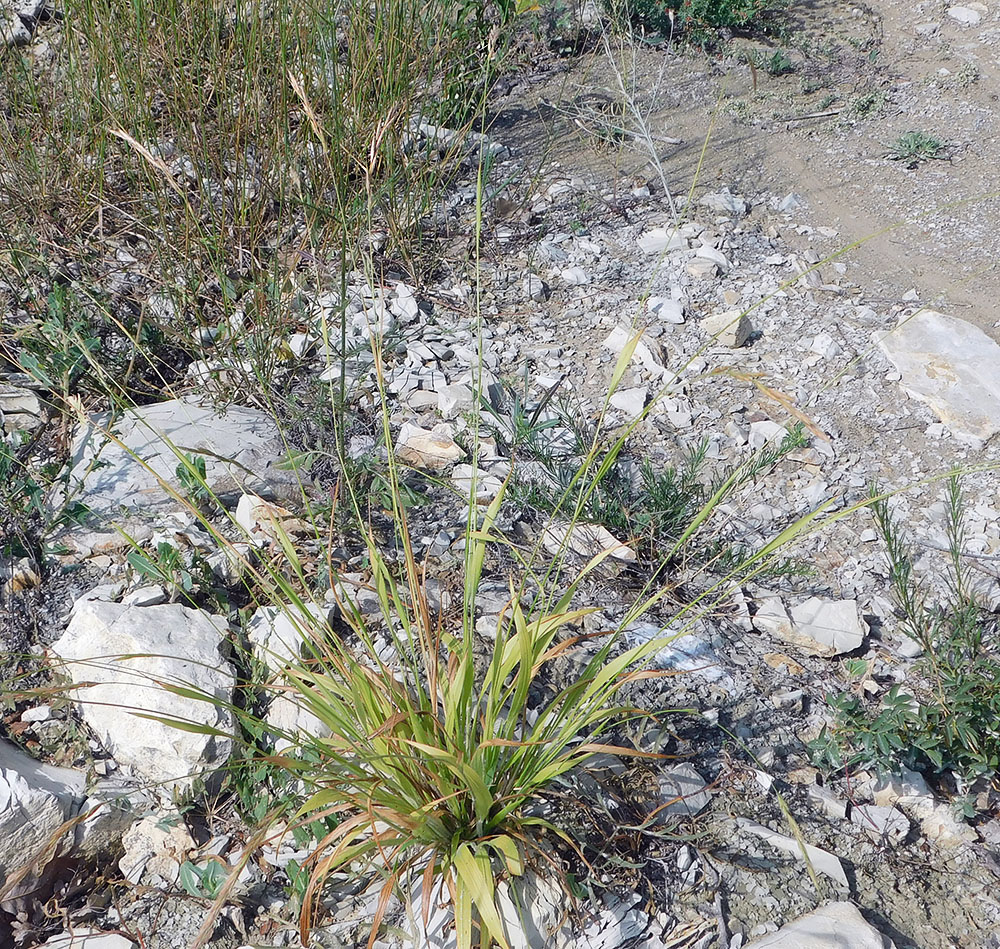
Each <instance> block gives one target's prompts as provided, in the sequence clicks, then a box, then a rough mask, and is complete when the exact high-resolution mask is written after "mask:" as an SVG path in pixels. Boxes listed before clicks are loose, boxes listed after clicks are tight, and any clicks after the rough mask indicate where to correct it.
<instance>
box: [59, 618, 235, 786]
mask: <svg viewBox="0 0 1000 949" xmlns="http://www.w3.org/2000/svg"><path fill="white" fill-rule="evenodd" d="M227 626H228V624H227V622H226V618H225V617H224V616H211V615H209V614H208V613H205V612H203V611H201V610H192V609H188V608H186V607H183V606H181V605H180V604H178V603H174V604H170V605H166V606H126V605H125V604H122V603H108V602H104V601H100V600H96V601H89V602H83V603H81V604H79V606H78V608H77V609H76V611H75V613H74V614H73V618H72V619H71V620H70V623H69V626H68V627H67V629H66V632H65V633H64V634H63V635H62V637H61V638H60V639H58V640H57V641H56V642H54V643H53V644H52V647H51V648H52V652H53V653H54V654H55V656H57V657H58V658H59V659H62V660H64V661H65V664H64V665H62V666H60V667H59V669H60V671H63V672H65V673H67V674H68V675H69V676H70V677H71V678H72V680H73V682H74V683H80V682H90V683H94V684H93V685H88V686H86V687H85V688H82V689H78V690H76V691H74V693H73V695H74V696H75V697H76V698H77V699H79V701H80V702H81V710H82V714H83V717H84V719H85V721H86V722H87V724H88V725H90V727H91V728H93V729H94V731H95V732H96V733H97V734H98V736H99V737H100V739H101V741H103V742H104V743H105V745H106V746H107V747H108V748H109V750H110V751H111V752H112V754H113V755H114V756H115V759H116V760H117V761H118V763H119V764H123V765H127V766H129V767H131V768H132V769H133V771H134V772H135V773H136V774H137V775H138V776H140V777H141V778H143V779H144V780H146V781H149V782H151V783H153V784H156V785H157V786H158V787H159V789H160V790H161V791H162V792H164V793H167V794H169V793H170V792H171V791H172V790H177V791H180V792H183V791H186V790H187V789H189V788H190V787H191V785H192V783H193V781H194V779H195V778H196V777H199V776H202V777H203V776H205V775H206V773H208V772H211V771H214V770H215V769H217V768H219V767H220V766H221V765H223V764H225V761H226V759H227V758H228V756H229V752H230V749H231V745H232V742H231V741H229V740H228V739H225V738H219V737H213V736H209V735H203V734H197V733H194V732H187V731H181V730H180V729H178V728H174V727H172V726H170V725H167V724H163V723H161V722H158V721H154V720H152V719H148V718H140V717H138V716H137V715H136V714H133V713H134V712H141V713H148V714H152V715H157V716H164V717H166V718H173V719H179V720H184V721H187V722H194V723H197V724H199V725H203V726H207V727H209V728H214V729H219V730H220V731H223V732H227V733H231V732H232V730H233V728H234V720H233V715H232V713H231V712H230V711H229V710H228V709H227V708H226V707H225V705H226V704H228V703H229V702H230V701H231V700H232V690H233V687H234V685H235V674H234V672H233V669H232V666H231V665H230V664H229V663H228V662H227V661H225V660H224V659H223V658H222V656H221V654H220V647H221V646H222V644H223V636H224V634H225V632H226V630H227ZM123 657H127V658H123ZM158 682H160V683H165V684H169V685H176V686H185V687H191V688H195V689H197V690H199V691H200V692H202V693H204V694H206V695H208V696H210V697H211V698H212V699H213V700H214V702H209V701H200V700H197V699H193V698H187V697H185V696H181V695H175V694H172V693H171V692H168V691H167V690H166V689H164V688H162V687H161V686H159V685H158V684H157V683H158Z"/></svg>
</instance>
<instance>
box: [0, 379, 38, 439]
mask: <svg viewBox="0 0 1000 949" xmlns="http://www.w3.org/2000/svg"><path fill="white" fill-rule="evenodd" d="M44 422H45V408H44V406H43V404H42V400H41V399H40V398H38V395H37V394H36V393H35V392H33V391H32V390H31V389H22V388H21V387H20V386H11V385H4V384H2V383H0V427H2V428H3V430H4V431H5V432H7V433H8V434H9V433H11V432H21V431H23V432H33V431H34V430H35V429H36V428H38V427H39V426H40V425H42V424H43V423H44Z"/></svg>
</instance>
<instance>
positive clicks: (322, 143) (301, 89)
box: [288, 69, 330, 157]
mask: <svg viewBox="0 0 1000 949" xmlns="http://www.w3.org/2000/svg"><path fill="white" fill-rule="evenodd" d="M288 83H289V85H290V86H291V87H292V92H294V93H295V95H296V98H298V100H299V102H301V103H302V108H303V109H304V110H305V113H306V118H307V119H308V120H309V127H310V128H311V129H312V130H313V135H315V136H316V139H317V141H318V142H319V147H320V148H322V149H323V155H324V157H328V156H329V153H330V151H329V149H328V148H327V145H326V136H325V135H324V134H323V126H322V125H321V124H320V121H319V117H318V116H317V115H316V110H315V109H314V108H313V107H312V103H311V102H310V101H309V97H308V96H307V95H306V90H305V86H304V85H303V84H302V80H301V79H299V77H298V76H296V75H295V73H293V72H292V71H291V70H290V69H289V70H288Z"/></svg>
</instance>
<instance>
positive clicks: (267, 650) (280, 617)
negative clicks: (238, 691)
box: [246, 603, 336, 671]
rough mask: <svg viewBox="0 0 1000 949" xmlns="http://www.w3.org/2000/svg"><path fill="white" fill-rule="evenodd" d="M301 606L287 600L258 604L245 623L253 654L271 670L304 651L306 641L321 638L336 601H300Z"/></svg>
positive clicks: (294, 660)
mask: <svg viewBox="0 0 1000 949" xmlns="http://www.w3.org/2000/svg"><path fill="white" fill-rule="evenodd" d="M303 606H304V607H305V611H304V612H303V611H302V610H300V609H299V608H298V607H297V606H294V605H293V604H291V603H286V604H284V605H282V606H261V607H259V608H258V609H257V611H256V612H255V613H254V614H253V616H252V617H250V622H249V623H247V626H246V634H247V639H249V640H250V642H251V644H252V645H253V646H254V650H255V652H256V655H257V658H258V659H259V660H260V661H261V662H263V663H264V664H265V665H267V666H270V667H271V668H272V669H274V670H275V671H277V669H279V668H280V667H281V666H284V665H286V664H287V663H290V662H296V661H298V659H300V658H301V657H302V656H303V655H307V654H308V647H307V644H308V643H309V642H310V641H315V640H322V639H323V638H324V637H325V636H326V635H327V634H328V633H329V632H330V622H331V620H332V619H333V615H334V613H335V612H336V604H331V603H326V604H322V605H317V604H315V603H304V604H303Z"/></svg>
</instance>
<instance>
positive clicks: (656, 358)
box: [603, 326, 663, 375]
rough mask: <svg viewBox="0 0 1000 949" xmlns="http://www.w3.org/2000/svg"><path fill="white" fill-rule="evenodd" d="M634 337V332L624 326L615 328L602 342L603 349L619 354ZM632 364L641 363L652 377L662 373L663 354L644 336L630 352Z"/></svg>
mask: <svg viewBox="0 0 1000 949" xmlns="http://www.w3.org/2000/svg"><path fill="white" fill-rule="evenodd" d="M634 336H635V330H633V329H630V328H629V327H626V326H616V327H615V328H614V329H613V330H612V331H611V332H610V333H609V334H608V335H607V338H606V339H605V340H604V344H603V345H604V348H605V349H609V350H611V352H613V353H616V354H617V353H621V352H622V351H623V350H624V349H625V347H626V346H627V345H628V344H629V343H630V342H631V340H632V338H633V337H634ZM632 362H638V363H641V364H642V365H643V366H644V367H645V368H646V369H648V370H650V372H652V373H653V374H654V375H661V374H662V373H663V353H662V351H661V350H660V346H659V344H658V343H657V342H656V341H655V340H654V339H652V338H649V337H647V336H645V335H643V337H642V338H641V339H640V340H639V342H638V343H636V346H635V349H633V350H632Z"/></svg>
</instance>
